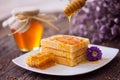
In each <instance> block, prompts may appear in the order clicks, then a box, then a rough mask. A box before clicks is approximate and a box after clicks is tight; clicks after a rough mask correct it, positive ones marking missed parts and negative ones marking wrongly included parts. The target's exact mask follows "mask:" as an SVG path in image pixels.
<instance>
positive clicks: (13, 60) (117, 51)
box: [12, 44, 119, 76]
mask: <svg viewBox="0 0 120 80" xmlns="http://www.w3.org/2000/svg"><path fill="white" fill-rule="evenodd" d="M89 46H98V47H104V48H111V49H115V50H116V53H115V56H114V57H113V58H111V59H110V60H109V61H108V62H106V63H105V64H104V65H101V66H100V67H98V68H95V69H93V70H90V71H86V72H84V73H74V74H54V73H51V72H50V73H46V72H43V70H41V71H42V72H41V71H36V70H31V69H29V68H26V67H23V66H21V65H19V64H18V63H17V62H16V61H15V60H17V59H19V58H20V57H22V56H25V55H30V53H31V54H34V53H35V52H38V51H39V50H32V51H30V52H27V53H25V54H23V55H21V56H18V57H16V58H14V59H12V62H13V63H14V64H16V65H17V66H19V67H21V68H23V69H26V70H29V71H32V72H36V73H40V74H45V75H53V76H75V75H82V74H86V73H90V72H93V71H96V70H98V69H100V68H102V67H104V66H105V65H107V64H108V63H110V62H111V61H112V60H113V59H114V58H115V57H116V56H117V54H118V53H119V49H118V48H112V47H106V46H101V45H94V44H89ZM33 52H34V53H33ZM57 65H59V64H57ZM62 66H64V65H62ZM28 67H29V66H28Z"/></svg>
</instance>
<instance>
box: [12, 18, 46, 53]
mask: <svg viewBox="0 0 120 80" xmlns="http://www.w3.org/2000/svg"><path fill="white" fill-rule="evenodd" d="M43 30H44V27H43V25H42V23H41V22H39V21H36V20H31V23H30V27H29V29H28V30H27V31H25V32H23V33H20V32H17V33H15V34H13V36H14V39H15V41H16V43H17V45H18V47H19V49H20V50H21V51H23V52H27V51H30V50H34V49H39V47H40V41H41V38H42V34H43ZM12 32H15V30H14V29H12Z"/></svg>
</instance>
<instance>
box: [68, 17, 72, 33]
mask: <svg viewBox="0 0 120 80" xmlns="http://www.w3.org/2000/svg"><path fill="white" fill-rule="evenodd" d="M71 17H72V16H68V34H69V35H70V32H71V24H70V21H71Z"/></svg>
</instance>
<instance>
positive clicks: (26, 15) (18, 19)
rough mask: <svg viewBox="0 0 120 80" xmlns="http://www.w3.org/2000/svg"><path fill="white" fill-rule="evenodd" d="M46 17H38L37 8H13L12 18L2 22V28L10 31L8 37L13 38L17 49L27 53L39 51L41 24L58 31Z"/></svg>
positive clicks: (42, 28)
mask: <svg viewBox="0 0 120 80" xmlns="http://www.w3.org/2000/svg"><path fill="white" fill-rule="evenodd" d="M47 17H48V15H42V14H41V15H40V12H39V9H38V8H33V7H32V8H31V7H23V8H15V9H13V10H12V16H11V17H10V18H9V19H7V20H6V21H4V22H3V27H6V26H9V27H10V29H11V31H12V33H11V34H10V35H13V36H14V39H15V41H16V44H17V45H18V47H19V49H20V50H21V51H23V52H28V51H31V50H34V49H39V47H40V41H41V38H42V34H43V30H44V27H43V25H42V23H43V22H44V23H46V24H48V25H49V26H51V27H53V28H55V29H57V30H58V28H57V27H56V26H55V25H53V24H52V23H51V22H50V20H49V17H48V19H47ZM53 18H54V17H53ZM53 18H52V20H53Z"/></svg>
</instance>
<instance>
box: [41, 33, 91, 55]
mask: <svg viewBox="0 0 120 80" xmlns="http://www.w3.org/2000/svg"><path fill="white" fill-rule="evenodd" d="M88 44H89V39H87V38H82V37H76V36H70V35H55V36H52V37H49V38H45V39H42V40H41V46H44V47H49V48H54V49H57V50H62V51H67V52H71V53H72V52H76V51H78V50H79V49H81V48H85V47H87V46H88Z"/></svg>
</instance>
